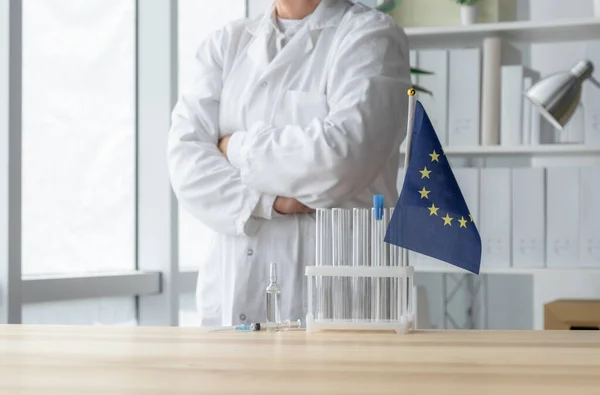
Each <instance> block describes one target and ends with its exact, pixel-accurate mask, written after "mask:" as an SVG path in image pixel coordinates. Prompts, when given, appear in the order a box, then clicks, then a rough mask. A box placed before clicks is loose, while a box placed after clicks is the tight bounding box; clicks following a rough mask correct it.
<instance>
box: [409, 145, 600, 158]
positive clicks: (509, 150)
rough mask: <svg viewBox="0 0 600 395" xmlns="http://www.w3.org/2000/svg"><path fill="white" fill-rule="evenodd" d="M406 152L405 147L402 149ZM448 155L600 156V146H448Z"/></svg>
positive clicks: (445, 151)
mask: <svg viewBox="0 0 600 395" xmlns="http://www.w3.org/2000/svg"><path fill="white" fill-rule="evenodd" d="M401 152H402V153H404V152H405V150H404V148H403V149H402V151H401ZM444 153H445V154H446V155H447V156H479V157H487V156H541V157H548V156H595V155H598V156H600V147H590V146H586V145H582V144H545V145H521V146H514V147H506V146H500V145H488V146H484V145H481V146H467V147H452V146H450V147H446V148H444Z"/></svg>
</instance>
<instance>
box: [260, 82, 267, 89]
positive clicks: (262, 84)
mask: <svg viewBox="0 0 600 395" xmlns="http://www.w3.org/2000/svg"><path fill="white" fill-rule="evenodd" d="M267 85H268V84H267V82H266V81H264V82H261V83H260V87H261V88H266V87H267Z"/></svg>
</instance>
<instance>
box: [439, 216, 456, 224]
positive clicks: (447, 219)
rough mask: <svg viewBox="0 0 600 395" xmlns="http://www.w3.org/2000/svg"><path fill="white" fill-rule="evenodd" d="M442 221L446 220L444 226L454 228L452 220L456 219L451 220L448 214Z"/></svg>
mask: <svg viewBox="0 0 600 395" xmlns="http://www.w3.org/2000/svg"><path fill="white" fill-rule="evenodd" d="M442 219H443V220H444V226H446V225H450V226H452V220H453V219H454V218H451V217H450V215H448V214H446V216H445V217H443V218H442Z"/></svg>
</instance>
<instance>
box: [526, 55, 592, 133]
mask: <svg viewBox="0 0 600 395" xmlns="http://www.w3.org/2000/svg"><path fill="white" fill-rule="evenodd" d="M593 72H594V66H593V64H592V63H591V62H589V61H587V60H582V61H580V62H579V63H577V64H576V65H575V66H573V68H571V70H569V71H566V72H561V73H556V74H553V75H550V76H548V77H546V78H544V79H542V80H540V81H539V82H538V83H536V84H535V85H534V86H532V87H531V88H530V89H529V90H528V91H527V92H525V97H526V98H527V99H529V101H531V102H532V103H533V104H534V105H535V106H536V107H537V109H538V110H539V111H540V112H541V113H542V115H543V116H544V117H545V118H546V119H547V120H548V121H549V122H550V123H551V124H552V125H554V127H556V128H557V129H559V130H563V127H564V126H565V125H566V124H567V123H568V122H569V119H571V117H572V116H573V113H574V112H575V110H576V109H577V106H578V105H579V101H580V100H581V85H582V84H583V81H585V80H586V79H587V78H589V77H590V76H591V75H592V73H593Z"/></svg>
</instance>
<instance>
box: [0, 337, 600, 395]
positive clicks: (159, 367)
mask: <svg viewBox="0 0 600 395" xmlns="http://www.w3.org/2000/svg"><path fill="white" fill-rule="evenodd" d="M559 393H560V394H573V395H574V394H583V395H588V394H600V333H598V332H579V331H577V332H575V331H571V332H555V331H547V332H543V331H540V332H526V331H523V332H494V331H486V332H479V331H472V332H467V331H430V332H418V333H412V334H409V335H396V334H391V333H331V332H330V333H311V334H306V333H305V332H301V331H298V332H286V333H275V334H272V333H265V332H261V333H223V332H221V333H204V332H202V331H200V330H198V329H193V328H116V327H41V326H22V327H19V326H0V394H3V395H4V394H10V395H23V394H36V395H37V394H61V395H71V394H77V395H87V394H113V395H117V394H145V395H151V394H227V395H230V394H245V395H251V394H261V395H263V394H278V395H280V394H283V395H288V394H302V395H312V394H344V395H345V394H360V395H371V394H394V395H396V394H436V395H441V394H461V395H467V394H477V395H480V394H481V395H491V394H502V395H515V394H527V395H533V394H544V395H547V394H559Z"/></svg>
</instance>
